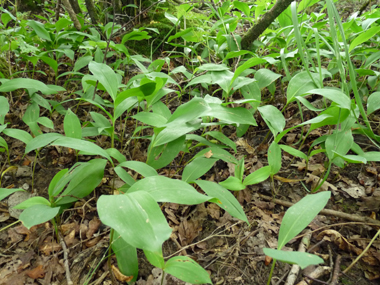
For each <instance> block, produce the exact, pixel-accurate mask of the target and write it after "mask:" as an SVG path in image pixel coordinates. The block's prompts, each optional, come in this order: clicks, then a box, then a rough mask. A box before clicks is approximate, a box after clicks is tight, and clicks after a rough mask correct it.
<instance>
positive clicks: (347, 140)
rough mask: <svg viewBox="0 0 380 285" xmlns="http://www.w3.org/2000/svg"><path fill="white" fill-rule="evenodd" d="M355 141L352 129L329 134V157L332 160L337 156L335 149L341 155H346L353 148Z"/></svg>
mask: <svg viewBox="0 0 380 285" xmlns="http://www.w3.org/2000/svg"><path fill="white" fill-rule="evenodd" d="M353 142H354V138H353V136H352V132H351V129H349V130H346V131H343V130H342V131H338V130H336V131H334V133H333V134H331V135H329V136H328V137H327V139H326V142H325V147H326V154H327V157H328V158H329V159H330V160H332V159H333V158H334V156H335V154H334V151H335V152H337V153H339V154H340V155H345V154H347V152H348V151H349V150H350V149H351V146H352V144H353Z"/></svg>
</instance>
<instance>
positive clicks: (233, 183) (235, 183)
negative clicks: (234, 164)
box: [219, 176, 245, 191]
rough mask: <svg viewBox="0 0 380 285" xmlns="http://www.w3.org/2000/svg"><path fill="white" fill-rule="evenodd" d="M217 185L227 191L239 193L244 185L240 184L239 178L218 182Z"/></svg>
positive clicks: (231, 177)
mask: <svg viewBox="0 0 380 285" xmlns="http://www.w3.org/2000/svg"><path fill="white" fill-rule="evenodd" d="M219 185H221V186H223V187H224V188H226V189H228V190H233V191H239V190H244V189H245V185H244V184H243V183H242V182H241V180H240V179H239V178H236V177H234V176H230V177H228V178H227V179H226V180H224V181H222V182H219Z"/></svg>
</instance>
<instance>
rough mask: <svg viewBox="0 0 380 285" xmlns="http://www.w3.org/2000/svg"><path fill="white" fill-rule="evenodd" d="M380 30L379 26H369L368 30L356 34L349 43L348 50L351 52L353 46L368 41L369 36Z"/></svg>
mask: <svg viewBox="0 0 380 285" xmlns="http://www.w3.org/2000/svg"><path fill="white" fill-rule="evenodd" d="M379 31H380V27H379V26H374V27H372V28H370V29H369V30H367V31H365V32H363V33H361V34H360V35H359V36H357V37H356V38H355V39H354V40H353V41H352V43H351V44H350V48H349V49H348V52H351V51H352V50H353V49H354V48H355V47H357V46H358V45H360V44H362V43H364V42H366V41H368V40H369V39H370V38H372V37H373V36H374V35H376V34H377V33H378V32H379Z"/></svg>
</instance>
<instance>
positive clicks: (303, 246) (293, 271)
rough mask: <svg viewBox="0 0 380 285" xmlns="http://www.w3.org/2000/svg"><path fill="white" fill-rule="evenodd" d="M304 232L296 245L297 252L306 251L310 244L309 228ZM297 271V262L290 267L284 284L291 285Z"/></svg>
mask: <svg viewBox="0 0 380 285" xmlns="http://www.w3.org/2000/svg"><path fill="white" fill-rule="evenodd" d="M305 234H306V235H305V236H304V237H303V239H302V240H301V242H300V245H299V247H298V251H299V252H306V249H307V248H308V247H309V245H310V239H311V230H306V233H305ZM299 272H300V266H299V265H298V264H293V266H292V269H291V270H290V272H289V275H288V278H287V279H286V282H285V285H293V284H294V283H295V282H296V280H297V277H298V274H299Z"/></svg>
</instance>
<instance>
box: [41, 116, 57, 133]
mask: <svg viewBox="0 0 380 285" xmlns="http://www.w3.org/2000/svg"><path fill="white" fill-rule="evenodd" d="M37 123H39V124H41V125H43V126H44V127H47V128H49V129H52V130H54V123H53V121H52V120H50V119H49V118H48V117H39V118H38V119H37Z"/></svg>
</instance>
